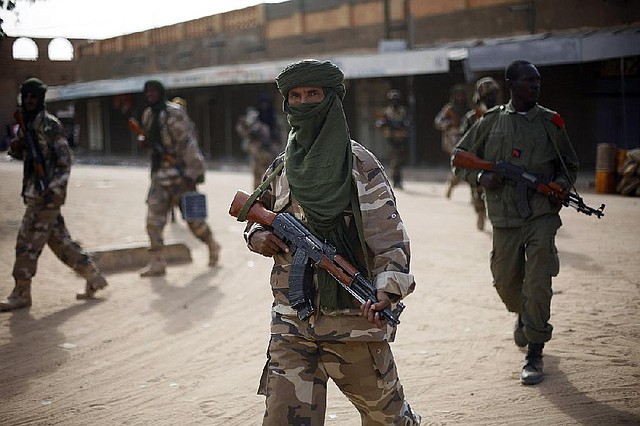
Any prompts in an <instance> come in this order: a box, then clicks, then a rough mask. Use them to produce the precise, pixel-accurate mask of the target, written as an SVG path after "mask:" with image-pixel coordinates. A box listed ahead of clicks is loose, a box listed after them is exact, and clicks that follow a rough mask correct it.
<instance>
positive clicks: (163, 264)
mask: <svg viewBox="0 0 640 426" xmlns="http://www.w3.org/2000/svg"><path fill="white" fill-rule="evenodd" d="M166 274H167V261H166V260H165V259H164V257H163V256H162V255H160V254H152V257H151V260H150V261H149V263H147V266H145V267H144V269H142V271H140V276H141V277H162V276H164V275H166Z"/></svg>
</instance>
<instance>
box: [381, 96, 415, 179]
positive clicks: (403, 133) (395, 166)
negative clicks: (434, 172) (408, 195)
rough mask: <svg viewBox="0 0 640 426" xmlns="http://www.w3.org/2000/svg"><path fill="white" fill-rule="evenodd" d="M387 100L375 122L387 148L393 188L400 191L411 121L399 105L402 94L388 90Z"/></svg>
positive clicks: (407, 113)
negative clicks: (387, 102)
mask: <svg viewBox="0 0 640 426" xmlns="http://www.w3.org/2000/svg"><path fill="white" fill-rule="evenodd" d="M387 100H388V101H389V105H387V107H386V108H385V109H384V111H383V112H382V117H381V118H379V119H378V120H376V127H378V128H380V129H382V133H383V135H384V137H385V139H386V141H387V147H388V148H389V167H390V169H391V180H392V182H393V187H394V188H397V189H402V186H403V178H404V177H403V173H402V169H403V167H404V165H405V163H406V162H407V156H408V150H409V129H410V127H411V120H410V119H409V112H408V111H407V108H405V107H404V105H402V104H401V101H402V93H401V92H400V91H399V90H396V89H391V90H389V91H388V92H387Z"/></svg>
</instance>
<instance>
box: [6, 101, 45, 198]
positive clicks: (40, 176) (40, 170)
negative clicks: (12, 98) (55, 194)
mask: <svg viewBox="0 0 640 426" xmlns="http://www.w3.org/2000/svg"><path fill="white" fill-rule="evenodd" d="M13 118H15V120H16V123H18V127H19V131H18V134H19V135H20V134H22V136H21V137H22V138H24V139H25V140H26V141H27V147H28V148H29V154H30V155H31V160H32V162H33V169H34V170H35V172H36V188H37V189H38V191H40V192H44V191H46V190H47V187H48V186H49V182H48V178H47V172H46V169H45V164H44V159H43V158H42V154H41V152H40V147H39V146H38V141H37V140H35V138H34V137H33V133H32V132H31V131H30V130H28V129H27V126H25V124H24V120H23V118H22V114H20V111H19V110H16V111H15V112H14V113H13Z"/></svg>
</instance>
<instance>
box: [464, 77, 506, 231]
mask: <svg viewBox="0 0 640 426" xmlns="http://www.w3.org/2000/svg"><path fill="white" fill-rule="evenodd" d="M499 93H500V88H499V87H498V83H496V81H495V80H494V79H493V78H491V77H484V78H481V79H479V80H478V81H477V82H476V88H475V92H474V93H473V102H474V104H475V106H474V108H473V109H472V110H470V111H468V112H467V113H466V114H465V115H464V118H463V119H462V123H461V124H460V134H461V135H462V136H464V135H465V134H466V133H467V132H468V131H469V129H471V126H473V125H474V124H475V123H476V122H477V121H478V120H480V119H481V118H482V116H483V115H484V113H485V112H487V110H489V109H491V108H493V107H494V106H496V105H497V103H498V94H499ZM469 185H470V186H471V200H472V203H473V208H474V209H475V211H476V215H477V220H476V227H477V228H478V231H482V230H484V222H485V218H486V216H487V210H486V208H485V206H484V189H483V188H482V186H481V185H478V184H475V183H471V184H469Z"/></svg>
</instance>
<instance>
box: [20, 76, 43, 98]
mask: <svg viewBox="0 0 640 426" xmlns="http://www.w3.org/2000/svg"><path fill="white" fill-rule="evenodd" d="M27 93H32V94H34V95H36V96H38V97H39V98H44V94H45V93H47V85H46V84H44V82H43V81H42V80H40V79H39V78H28V79H26V80H25V81H24V83H22V85H20V94H21V95H22V96H25V95H26V94H27Z"/></svg>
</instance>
